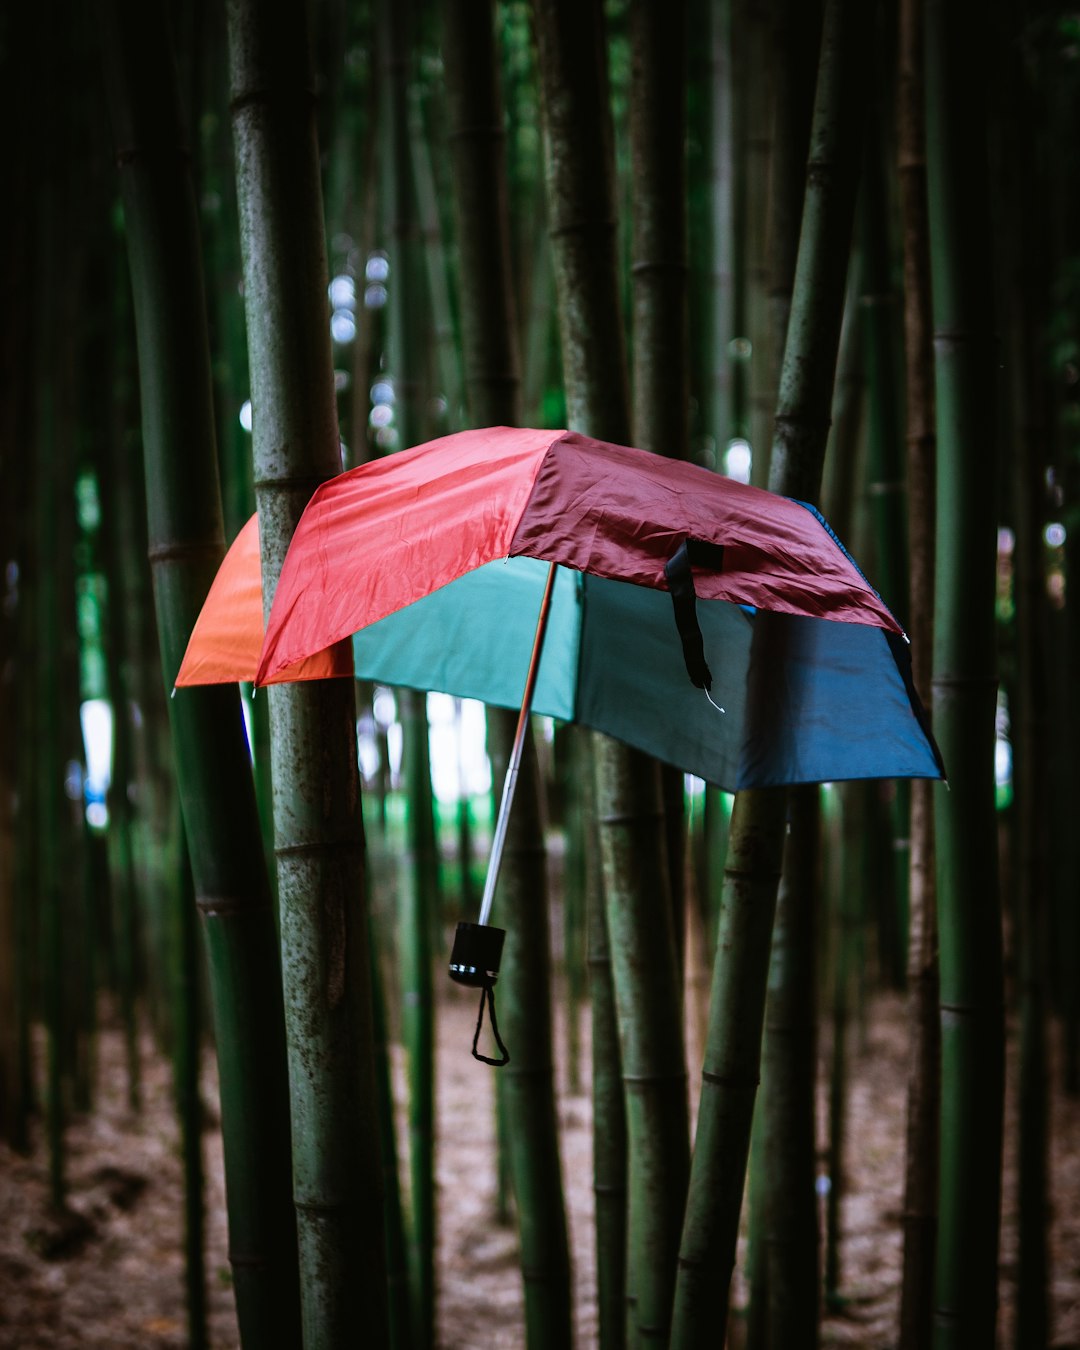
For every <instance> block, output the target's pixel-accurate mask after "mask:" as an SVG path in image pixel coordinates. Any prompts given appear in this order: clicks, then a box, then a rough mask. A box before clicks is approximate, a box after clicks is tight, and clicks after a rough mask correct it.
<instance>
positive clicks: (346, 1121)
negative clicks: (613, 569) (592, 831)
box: [227, 0, 388, 1350]
mask: <svg viewBox="0 0 1080 1350" xmlns="http://www.w3.org/2000/svg"><path fill="white" fill-rule="evenodd" d="M227 16H228V31H229V55H230V73H231V89H232V109H233V135H234V140H235V145H236V162H237V196H238V201H239V204H240V220H241V244H242V247H243V256H244V299H245V307H246V311H247V319H248V358H249V366H250V370H251V379H252V406H253V416H254V425H253V449H254V457H255V483H256V497H257V501H258V505H259V517H260V521H261V530H260V546H261V552H262V574H263V596H264V606H269V604H270V602H271V600H272V598H273V592H274V588H275V586H276V584H277V578H278V575H279V573H280V570H281V565H282V561H283V558H284V554H285V550H286V548H287V546H288V543H289V540H290V538H291V536H292V531H293V529H294V528H295V525H296V521H297V519H298V517H299V515H300V513H301V511H302V509H303V507H304V505H305V504H306V502H307V499H308V497H309V496H310V494H311V492H312V490H313V489H314V487H315V486H316V485H317V484H318V483H319V482H321V481H323V480H325V479H326V478H328V477H330V476H332V475H333V474H334V473H336V472H337V470H338V469H339V468H340V464H341V458H340V450H339V441H338V431H337V416H336V407H335V398H334V377H333V368H332V364H331V356H330V335H329V325H328V315H327V305H326V290H327V284H328V281H327V275H326V252H325V246H324V242H323V221H322V199H321V188H320V182H319V158H318V146H317V144H316V139H315V119H314V99H313V81H312V74H311V59H310V47H309V38H308V32H307V23H306V13H305V9H304V6H303V5H300V4H296V5H290V6H288V7H287V8H286V9H284V10H282V9H278V10H276V11H275V12H274V14H273V16H270V14H269V13H268V12H267V11H266V10H264V9H262V8H261V7H260V6H258V5H257V4H255V3H252V0H233V2H231V3H230V4H229V5H228V8H227ZM270 726H271V749H272V774H273V783H274V834H275V847H276V852H277V859H278V891H279V904H280V911H281V948H282V966H283V969H282V975H283V981H284V988H285V1008H286V1036H287V1041H288V1047H289V1081H290V1088H291V1104H292V1125H293V1190H294V1198H295V1205H296V1213H297V1226H298V1236H299V1244H300V1270H301V1281H300V1289H301V1308H302V1320H303V1335H304V1345H305V1347H306V1350H312V1347H316V1346H317V1347H336V1346H340V1345H344V1344H346V1343H348V1342H351V1341H352V1340H353V1338H354V1337H355V1336H356V1334H357V1328H358V1327H360V1326H363V1328H364V1330H365V1333H366V1334H367V1335H368V1336H369V1337H370V1338H371V1339H372V1340H373V1341H374V1342H375V1343H377V1344H381V1343H382V1342H383V1341H384V1340H385V1337H386V1335H387V1320H388V1311H387V1291H386V1252H385V1231H384V1218H383V1203H382V1175H381V1166H380V1152H379V1140H378V1127H377V1119H376V1115H377V1112H376V1105H375V1101H376V1098H375V1071H374V1052H373V1037H372V1026H371V990H370V966H369V954H368V951H367V915H366V905H367V895H366V887H365V882H364V839H363V826H362V820H361V802H360V784H359V771H358V765H357V751H356V731H355V726H356V723H355V705H354V696H353V690H352V687H351V685H350V683H349V682H348V681H341V680H336V681H335V680H328V681H316V682H310V683H308V684H306V685H303V686H275V687H273V688H272V689H271V690H270Z"/></svg>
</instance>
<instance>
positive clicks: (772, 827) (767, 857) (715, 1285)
mask: <svg viewBox="0 0 1080 1350" xmlns="http://www.w3.org/2000/svg"><path fill="white" fill-rule="evenodd" d="M866 24H867V8H866V7H865V6H862V5H860V4H859V3H858V0H830V2H829V3H828V4H827V6H826V10H825V20H824V26H823V36H822V49H821V66H820V72H819V76H818V85H817V94H816V98H815V106H814V124H813V130H812V133H811V142H810V147H811V148H810V164H809V172H808V175H807V193H806V201H805V204H804V208H803V217H802V230H801V234H800V239H799V253H798V263H797V266H796V273H795V285H794V291H793V298H792V312H791V319H790V322H789V326H788V337H787V343H786V345H785V349H784V364H783V369H782V371H781V378H780V394H779V400H778V405H777V416H776V430H775V434H774V439H773V454H772V460H771V463H770V470H769V486H770V488H772V489H773V490H774V491H779V492H782V493H785V494H787V495H790V496H795V497H798V498H800V499H801V500H804V501H813V500H815V499H816V497H817V495H818V492H819V491H820V481H821V468H822V461H823V458H824V450H825V437H826V432H827V429H828V425H829V410H830V401H831V399H832V393H833V383H834V376H835V368H836V358H837V347H838V343H839V337H840V326H841V317H842V314H843V304H844V290H845V279H846V272H847V265H848V254H849V249H850V241H851V232H852V222H853V216H854V206H855V186H856V182H857V179H858V169H859V162H860V153H861V136H860V133H861V120H860V108H861V105H862V91H863V80H864V78H865V37H866V33H867V29H866ZM785 814H786V808H785V798H784V794H783V793H782V792H776V791H771V792H770V791H767V790H766V791H755V792H743V793H740V794H738V795H737V797H736V804H735V809H734V813H733V815H732V826H731V838H730V842H729V846H728V863H727V869H726V877H725V888H724V899H723V906H724V908H723V911H722V914H721V933H720V942H719V944H718V948H717V956H716V962H715V967H714V976H713V997H712V1007H711V1012H710V1019H709V1031H708V1042H707V1048H706V1060H705V1069H704V1072H703V1081H702V1093H701V1103H700V1108H699V1113H698V1126H697V1137H696V1141H695V1146H694V1157H693V1164H692V1167H691V1173H690V1193H689V1199H688V1202H687V1213H686V1221H685V1223H684V1226H683V1239H682V1246H681V1249H680V1270H679V1280H678V1285H677V1288H676V1296H675V1317H674V1322H673V1326H672V1337H671V1344H672V1346H673V1347H678V1350H683V1348H684V1347H690V1346H699V1345H700V1346H704V1345H713V1344H715V1343H716V1338H717V1335H718V1334H719V1335H721V1336H722V1335H723V1332H724V1329H725V1327H726V1324H727V1313H728V1297H729V1283H730V1275H731V1270H732V1267H733V1264H734V1258H735V1240H736V1235H737V1231H738V1219H739V1210H740V1204H741V1199H742V1190H743V1180H744V1176H745V1168H746V1156H747V1149H748V1146H749V1135H750V1125H751V1118H752V1115H753V1101H754V1095H755V1092H756V1087H757V1076H758V1062H759V1058H760V1048H761V1032H762V1021H763V1017H764V1006H765V983H766V978H767V968H768V958H769V944H770V938H771V933H772V927H773V918H774V912H775V906H776V894H777V885H778V881H779V876H780V871H781V856H782V853H781V850H782V845H783V838H784V820H785ZM721 1174H722V1176H721Z"/></svg>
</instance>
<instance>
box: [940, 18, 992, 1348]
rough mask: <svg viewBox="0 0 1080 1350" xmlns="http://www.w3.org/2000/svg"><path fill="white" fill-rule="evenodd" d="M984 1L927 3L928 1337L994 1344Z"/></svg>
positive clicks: (989, 391) (989, 462) (989, 330)
mask: <svg viewBox="0 0 1080 1350" xmlns="http://www.w3.org/2000/svg"><path fill="white" fill-rule="evenodd" d="M986 35H987V30H986V28H985V25H983V24H982V22H981V11H980V10H979V9H978V7H977V6H976V5H974V4H972V3H969V0H932V2H931V3H930V4H929V5H928V7H927V11H926V38H927V41H926V94H927V143H926V149H927V181H928V200H929V203H930V258H931V265H932V274H933V314H934V351H935V370H936V376H937V436H938V460H937V463H938V474H937V490H938V502H937V536H936V539H937V573H936V585H935V638H934V683H933V718H934V733H935V736H936V737H937V741H938V745H939V746H940V748H941V753H942V756H943V758H944V761H945V764H946V767H947V770H948V774H949V787H950V790H949V791H947V792H946V791H945V790H943V789H938V791H937V803H936V807H937V810H936V835H937V885H938V914H939V927H940V944H941V994H940V998H941V1022H942V1045H941V1056H942V1059H941V1122H942V1130H941V1180H940V1191H939V1197H940V1210H939V1229H938V1254H937V1276H936V1294H935V1314H934V1321H935V1333H934V1336H935V1340H934V1343H935V1345H936V1346H938V1347H939V1350H945V1347H952V1346H964V1347H975V1348H977V1347H980V1346H990V1345H992V1344H993V1339H994V1326H995V1321H996V1310H997V1248H998V1231H999V1223H1000V1195H1001V1136H1002V1078H1003V1025H1002V1000H1003V994H1002V951H1001V904H1000V897H999V895H998V868H997V856H996V851H995V849H994V848H992V847H987V841H988V840H992V839H993V838H994V833H995V814H994V739H995V729H994V719H995V712H996V692H997V677H996V671H995V631H994V628H995V608H994V591H995V573H996V546H997V512H996V485H997V484H996V480H997V474H996V469H995V464H996V460H997V411H996V401H995V398H994V389H995V387H996V368H997V365H998V354H997V340H996V336H995V332H994V305H993V287H992V286H991V285H989V284H988V281H987V279H988V278H990V277H992V276H993V272H994V269H993V257H992V250H991V247H990V237H989V221H990V211H989V180H988V157H987V135H986V131H987V128H986V103H985V97H986V94H985V88H984V80H985V79H986V76H987V70H988V56H987V54H986V51H985V50H984V47H983V41H984V38H985V37H986Z"/></svg>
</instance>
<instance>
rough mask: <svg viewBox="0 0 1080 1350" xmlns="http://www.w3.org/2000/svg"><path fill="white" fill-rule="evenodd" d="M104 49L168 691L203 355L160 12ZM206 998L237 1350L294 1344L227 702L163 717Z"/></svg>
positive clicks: (141, 17) (215, 529)
mask: <svg viewBox="0 0 1080 1350" xmlns="http://www.w3.org/2000/svg"><path fill="white" fill-rule="evenodd" d="M102 18H103V27H104V40H103V52H104V57H105V63H106V75H107V82H108V85H109V91H110V101H111V105H112V115H113V124H114V136H115V139H116V142H117V144H118V146H119V150H120V154H119V162H120V166H121V175H120V178H121V190H122V193H123V200H124V211H125V224H126V229H127V233H128V240H129V250H130V252H129V259H130V264H131V270H132V288H133V293H134V298H135V314H136V327H137V336H138V344H139V361H140V375H141V379H142V383H143V397H142V415H143V441H144V455H145V463H146V480H147V483H148V484H149V496H148V500H147V511H148V522H149V523H148V533H149V539H150V546H151V558H152V562H153V570H154V581H155V592H156V599H157V607H158V631H159V637H160V652H161V663H162V667H163V668H164V673H165V680H166V682H167V683H169V684H171V682H172V675H173V672H175V671H176V669H177V668H178V666H179V663H180V659H181V657H182V654H183V651H184V647H185V645H186V643H187V639H188V635H189V633H190V631H191V627H192V625H193V624H194V622H195V618H196V616H197V615H198V612H199V608H200V606H201V604H202V601H203V599H204V598H205V595H206V591H207V590H208V588H209V585H210V581H211V579H212V578H213V575H214V572H215V570H216V567H217V564H218V562H219V561H220V559H221V557H222V555H223V552H224V544H223V538H222V523H221V505H220V497H219V494H218V486H217V465H216V461H215V452H214V446H215V437H214V418H213V411H212V407H211V396H210V369H209V353H208V348H207V339H206V320H205V311H204V307H203V300H202V268H201V261H200V256H199V244H198V231H197V221H196V214H195V202H194V194H193V191H192V186H191V180H190V177H189V175H188V173H187V170H186V156H185V154H184V150H183V146H184V141H183V136H182V132H181V129H180V117H179V112H178V95H177V89H176V76H175V68H174V67H173V64H172V56H171V51H170V47H169V38H168V30H167V26H166V22H165V17H164V12H163V10H162V9H161V8H160V7H158V6H156V5H150V6H144V5H129V4H127V3H126V2H125V3H121V4H117V5H112V4H109V5H106V6H104V7H103V10H102ZM169 712H170V720H171V722H172V728H173V740H174V748H175V764H176V775H177V782H178V785H179V789H180V796H181V802H182V805H183V809H184V816H185V824H186V828H187V832H188V838H189V845H190V850H191V860H192V870H193V875H194V883H195V890H196V895H197V897H198V899H197V904H198V906H199V910H200V913H201V915H202V920H203V922H202V927H203V934H204V938H205V941H206V946H207V954H208V958H209V968H210V981H211V987H212V989H213V991H214V1013H215V1021H216V1032H217V1045H218V1058H219V1067H220V1078H221V1093H222V1100H221V1109H222V1127H223V1133H224V1140H225V1167H226V1178H227V1185H228V1204H229V1243H230V1258H231V1260H232V1262H233V1266H234V1283H235V1288H236V1299H237V1312H238V1317H239V1322H240V1328H241V1335H242V1337H243V1338H244V1340H245V1343H250V1344H262V1343H267V1342H268V1341H269V1339H270V1338H271V1336H272V1335H275V1334H276V1335H279V1336H286V1337H288V1338H290V1339H292V1340H293V1341H294V1342H295V1341H296V1340H297V1339H298V1337H299V1319H298V1299H299V1290H298V1286H297V1274H296V1246H295V1244H296V1236H295V1227H294V1222H293V1218H292V1213H291V1208H290V1205H289V1138H288V1119H287V1097H286V1079H285V1059H284V1044H283V1034H282V1033H283V1023H282V1009H281V986H280V980H279V975H278V966H277V953H276V934H275V931H274V922H273V914H272V911H271V905H270V893H269V888H268V885H267V883H266V873H265V869H264V866H263V862H262V857H263V854H262V841H261V838H260V834H259V828H258V819H257V816H256V812H255V800H254V793H253V791H252V786H251V769H250V760H249V757H248V751H247V744H246V739H245V736H244V730H243V723H242V721H241V718H240V710H239V706H238V703H237V698H236V692H235V690H230V689H227V688H224V687H222V688H208V689H205V690H192V691H185V694H184V696H183V697H181V698H177V699H173V700H171V701H170V705H169Z"/></svg>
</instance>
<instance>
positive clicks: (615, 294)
mask: <svg viewBox="0 0 1080 1350" xmlns="http://www.w3.org/2000/svg"><path fill="white" fill-rule="evenodd" d="M572 11H573V12H572ZM534 15H535V19H536V32H537V43H538V51H539V59H540V73H541V91H542V100H541V111H542V117H543V122H544V130H545V145H546V170H547V187H548V218H549V221H550V223H551V234H552V247H553V255H554V263H555V280H556V292H557V295H558V297H559V315H560V333H561V337H562V355H563V369H564V386H565V388H566V394H567V408H568V413H569V423H570V425H571V426H573V427H575V428H577V429H580V430H583V431H585V432H587V433H590V434H594V435H599V436H603V437H605V438H607V439H609V440H613V441H625V438H626V436H627V432H628V429H629V428H628V421H629V418H628V413H629V406H628V399H627V396H626V388H627V382H626V361H625V347H624V342H623V334H622V326H621V321H620V316H619V287H618V279H617V274H616V256H615V242H616V241H615V209H614V193H613V186H612V184H613V173H612V156H611V145H612V130H611V124H610V112H609V108H608V103H607V97H606V82H605V78H604V75H605V70H604V60H603V52H604V47H603V29H602V15H601V9H600V6H599V5H590V7H589V9H588V12H587V14H586V16H585V18H584V22H583V19H582V15H581V13H580V10H579V8H575V7H574V6H571V5H570V4H568V3H565V0H563V2H556V3H548V2H547V0H539V2H538V3H537V4H536V5H535V7H534ZM594 760H595V765H596V773H597V814H598V820H599V822H600V847H601V857H602V859H603V867H604V889H605V905H606V909H607V916H608V929H609V937H610V950H611V958H612V974H613V978H614V983H615V999H616V1005H617V1008H618V1014H619V1018H618V1020H619V1040H620V1052H621V1059H622V1074H623V1083H624V1088H625V1090H626V1095H627V1102H626V1113H627V1127H628V1137H629V1147H630V1157H631V1162H630V1167H629V1176H630V1178H631V1185H632V1193H631V1198H630V1234H629V1239H628V1252H629V1275H630V1279H629V1280H628V1287H630V1288H632V1289H633V1297H634V1300H635V1314H634V1320H633V1321H631V1322H630V1323H629V1327H628V1330H629V1334H630V1335H631V1336H635V1335H639V1336H640V1337H641V1338H642V1339H652V1338H659V1339H663V1338H666V1335H667V1327H668V1321H669V1317H670V1306H671V1291H672V1287H673V1278H674V1268H675V1256H676V1250H677V1241H678V1228H679V1223H680V1221H681V1215H682V1207H683V1203H684V1197H685V1176H686V1159H687V1153H688V1141H687V1104H686V1088H685V1056H684V1050H683V1044H682V1024H681V1014H680V1007H681V1005H680V1001H679V995H680V985H679V980H678V972H677V967H676V962H675V944H674V937H673V934H672V932H671V927H670V903H671V902H670V898H669V896H668V895H667V894H666V892H667V870H666V868H667V864H666V859H665V857H664V836H663V816H662V799H661V797H660V792H659V778H658V775H657V774H656V772H655V766H653V765H648V766H646V764H645V762H643V761H642V760H641V757H640V756H635V755H634V754H632V753H631V752H630V751H629V750H627V749H626V748H625V747H622V746H617V745H615V744H608V743H606V742H604V743H601V742H599V741H598V742H597V743H596V744H595V745H594ZM642 963H644V965H643V964H642ZM645 966H647V967H648V968H649V974H648V977H646V976H645V974H644V967H645Z"/></svg>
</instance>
